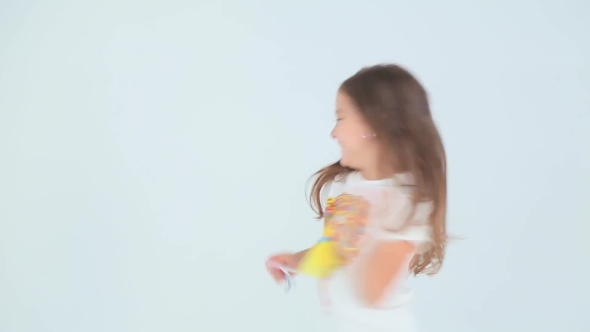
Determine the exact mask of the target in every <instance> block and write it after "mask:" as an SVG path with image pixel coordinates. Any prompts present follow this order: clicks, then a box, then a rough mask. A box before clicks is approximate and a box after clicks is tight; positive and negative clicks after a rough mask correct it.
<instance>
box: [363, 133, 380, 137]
mask: <svg viewBox="0 0 590 332" xmlns="http://www.w3.org/2000/svg"><path fill="white" fill-rule="evenodd" d="M373 137H377V134H375V133H372V134H369V135H363V138H373Z"/></svg>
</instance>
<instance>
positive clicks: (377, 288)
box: [360, 241, 415, 307]
mask: <svg viewBox="0 0 590 332" xmlns="http://www.w3.org/2000/svg"><path fill="white" fill-rule="evenodd" d="M414 251H415V245H414V244H413V243H412V242H408V241H383V242H380V243H379V244H377V245H376V246H375V248H374V249H373V251H372V252H371V254H369V255H368V257H367V261H366V263H365V264H366V265H365V266H364V271H362V272H361V273H362V276H361V279H360V282H361V285H360V296H361V299H362V300H363V301H364V302H365V304H366V305H367V306H370V307H373V306H376V305H378V304H379V301H380V300H381V298H382V297H383V295H384V293H385V291H386V290H387V288H388V287H389V286H390V285H391V282H392V281H393V280H394V279H395V278H396V277H398V276H399V274H400V273H402V272H403V271H405V270H406V266H404V265H405V264H408V262H409V260H410V258H411V256H412V255H413V254H414Z"/></svg>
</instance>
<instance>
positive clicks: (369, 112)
mask: <svg viewBox="0 0 590 332" xmlns="http://www.w3.org/2000/svg"><path fill="white" fill-rule="evenodd" d="M340 92H342V93H345V94H346V95H347V96H348V97H350V98H351V99H352V101H353V102H354V103H355V106H356V107H357V109H358V110H359V111H360V112H361V114H362V115H363V117H364V118H365V120H366V121H367V122H368V123H369V125H370V126H371V127H372V128H373V130H374V131H375V133H376V134H377V137H378V138H379V139H380V140H381V141H382V143H384V145H385V146H386V147H387V149H388V150H389V152H390V153H391V155H392V157H393V158H392V161H391V162H392V166H394V167H395V169H397V170H399V171H403V172H409V173H410V174H412V175H413V177H414V181H415V183H414V185H415V191H414V193H415V194H414V197H413V199H414V204H417V203H418V202H421V201H431V202H433V204H434V210H433V212H432V214H431V215H430V220H429V221H430V225H431V226H432V231H433V232H432V233H433V245H432V246H431V247H430V248H429V250H428V251H426V252H425V253H423V254H420V255H416V256H415V257H414V258H413V259H412V262H411V265H410V269H411V271H412V273H414V274H419V273H425V274H429V275H431V274H435V273H437V272H438V271H439V269H440V267H441V265H442V263H443V259H444V255H445V247H446V244H447V240H448V238H447V234H446V225H445V224H446V210H447V175H446V157H445V149H444V146H443V143H442V139H441V137H440V135H439V132H438V130H437V128H436V125H435V123H434V120H433V119H432V115H431V114H430V106H429V103H428V96H427V93H426V91H425V90H424V88H423V87H422V85H421V84H420V83H419V82H418V80H417V79H416V78H415V77H414V76H412V74H410V73H409V72H408V71H407V70H405V69H404V68H402V67H400V66H397V65H377V66H372V67H367V68H363V69H361V70H360V71H359V72H357V73H356V74H354V75H353V76H352V77H350V78H348V79H347V80H346V81H344V82H343V83H342V85H341V86H340ZM353 171H354V170H353V169H351V168H348V167H344V166H342V165H341V164H340V162H339V161H338V162H336V163H334V164H331V165H329V166H326V167H324V168H322V169H320V170H319V171H318V172H316V173H315V174H314V176H315V177H316V179H315V181H314V183H313V186H312V190H311V195H310V203H311V205H312V208H313V209H314V211H315V212H316V213H317V215H318V219H319V218H323V216H324V212H323V207H322V199H321V193H322V189H323V188H324V187H325V185H326V184H328V183H330V182H332V181H338V179H339V178H341V177H342V176H344V175H346V174H348V173H351V172H353Z"/></svg>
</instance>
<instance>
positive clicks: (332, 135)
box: [330, 128, 336, 139]
mask: <svg viewBox="0 0 590 332" xmlns="http://www.w3.org/2000/svg"><path fill="white" fill-rule="evenodd" d="M330 137H332V138H333V139H336V128H334V129H332V131H331V132H330Z"/></svg>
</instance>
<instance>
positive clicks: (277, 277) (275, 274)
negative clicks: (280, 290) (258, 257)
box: [266, 263, 285, 283]
mask: <svg viewBox="0 0 590 332" xmlns="http://www.w3.org/2000/svg"><path fill="white" fill-rule="evenodd" d="M266 270H267V271H268V274H270V276H271V277H272V278H273V279H274V281H275V282H277V283H281V282H283V281H284V280H285V274H284V273H283V271H281V269H279V268H276V267H273V266H270V265H269V264H268V263H267V264H266Z"/></svg>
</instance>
